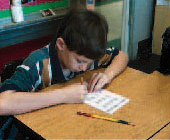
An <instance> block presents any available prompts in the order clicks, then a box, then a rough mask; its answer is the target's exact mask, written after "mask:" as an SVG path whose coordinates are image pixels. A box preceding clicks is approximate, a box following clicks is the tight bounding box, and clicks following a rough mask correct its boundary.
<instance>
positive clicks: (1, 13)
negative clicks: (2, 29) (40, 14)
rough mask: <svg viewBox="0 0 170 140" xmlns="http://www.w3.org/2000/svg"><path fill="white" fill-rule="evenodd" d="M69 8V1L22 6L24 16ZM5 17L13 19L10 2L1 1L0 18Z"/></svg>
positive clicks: (38, 1) (47, 0)
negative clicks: (41, 11)
mask: <svg viewBox="0 0 170 140" xmlns="http://www.w3.org/2000/svg"><path fill="white" fill-rule="evenodd" d="M67 6H69V0H35V1H31V2H28V3H26V4H22V7H23V13H24V14H29V13H32V12H37V11H40V10H44V9H49V8H51V9H53V8H59V7H67ZM4 17H11V10H10V0H3V1H0V18H4Z"/></svg>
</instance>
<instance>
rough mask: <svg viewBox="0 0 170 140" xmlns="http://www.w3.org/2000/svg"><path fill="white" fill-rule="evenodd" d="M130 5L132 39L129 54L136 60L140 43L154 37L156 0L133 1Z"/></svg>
mask: <svg viewBox="0 0 170 140" xmlns="http://www.w3.org/2000/svg"><path fill="white" fill-rule="evenodd" d="M130 2H131V5H130V11H131V13H130V20H131V21H130V37H129V42H130V44H129V48H128V52H129V53H128V54H129V57H130V59H136V55H137V50H138V43H139V41H142V40H145V39H148V38H150V37H151V35H152V27H153V14H154V13H153V10H154V0H131V1H130Z"/></svg>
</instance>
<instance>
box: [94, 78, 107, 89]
mask: <svg viewBox="0 0 170 140" xmlns="http://www.w3.org/2000/svg"><path fill="white" fill-rule="evenodd" d="M103 85H104V80H103V79H100V80H99V81H98V82H97V84H96V85H95V87H94V90H93V91H97V90H99V89H101V88H102V87H103Z"/></svg>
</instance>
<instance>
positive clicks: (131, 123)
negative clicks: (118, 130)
mask: <svg viewBox="0 0 170 140" xmlns="http://www.w3.org/2000/svg"><path fill="white" fill-rule="evenodd" d="M128 124H129V125H132V126H136V124H135V123H133V122H129V123H128Z"/></svg>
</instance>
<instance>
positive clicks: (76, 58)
mask: <svg viewBox="0 0 170 140" xmlns="http://www.w3.org/2000/svg"><path fill="white" fill-rule="evenodd" d="M92 62H93V60H92V59H89V58H86V57H85V56H82V55H78V54H77V53H75V52H73V51H69V50H68V49H66V50H64V52H63V55H62V64H63V67H64V68H66V69H69V70H71V71H72V72H80V71H86V70H87V68H88V66H89V65H90V64H91V63H92Z"/></svg>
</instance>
